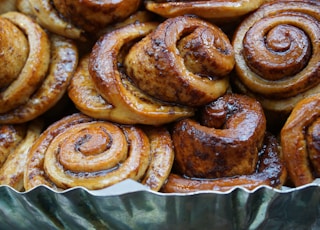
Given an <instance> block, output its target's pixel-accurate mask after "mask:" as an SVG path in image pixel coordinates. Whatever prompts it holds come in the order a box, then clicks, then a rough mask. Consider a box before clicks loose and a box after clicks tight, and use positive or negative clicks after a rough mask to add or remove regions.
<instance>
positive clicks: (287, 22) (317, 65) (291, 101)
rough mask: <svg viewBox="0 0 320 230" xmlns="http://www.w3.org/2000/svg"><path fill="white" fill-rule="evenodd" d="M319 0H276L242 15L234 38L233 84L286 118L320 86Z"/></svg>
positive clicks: (277, 114)
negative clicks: (234, 74)
mask: <svg viewBox="0 0 320 230" xmlns="http://www.w3.org/2000/svg"><path fill="white" fill-rule="evenodd" d="M319 15H320V4H319V2H318V1H313V0H309V1H306V0H295V1H293V0H291V1H290V0H285V1H283V0H282V1H281V0H280V1H273V2H270V3H268V4H264V5H262V6H261V7H260V8H259V9H258V10H257V11H255V12H254V13H252V14H251V15H250V16H249V17H247V18H246V19H245V20H243V21H242V23H241V24H240V26H239V27H238V29H237V30H236V31H235V34H234V38H233V41H232V44H233V47H234V50H235V59H236V65H235V72H236V76H235V77H234V79H233V80H232V82H233V83H234V89H237V90H238V91H239V92H241V93H244V94H248V95H250V96H252V97H255V98H257V99H258V100H259V101H260V102H261V104H262V106H263V107H264V109H265V111H266V114H267V113H270V114H274V116H276V117H278V116H280V115H283V116H284V117H285V118H286V117H287V115H288V114H289V113H290V111H291V110H292V108H293V107H294V106H295V104H296V103H297V102H298V101H300V100H301V99H303V98H304V97H306V96H308V95H311V94H314V93H316V92H319V90H320V84H319V82H320V78H319V72H320V46H319V40H320V26H319V21H320V16H319Z"/></svg>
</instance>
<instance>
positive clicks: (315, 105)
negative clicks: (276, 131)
mask: <svg viewBox="0 0 320 230" xmlns="http://www.w3.org/2000/svg"><path fill="white" fill-rule="evenodd" d="M319 108H320V94H315V95H311V96H309V97H307V98H305V99H302V100H301V101H299V102H298V103H297V104H296V106H295V107H294V109H293V110H292V112H291V114H290V115H289V117H288V119H287V121H286V123H285V125H284V126H283V128H282V129H281V147H282V152H283V157H284V160H285V163H286V167H287V170H288V175H289V178H290V180H291V181H292V182H293V184H294V185H295V186H301V185H304V184H308V183H311V182H312V181H313V180H314V179H315V178H316V177H320V162H319V159H320V158H319V155H320V148H319V143H320V142H319V136H320V135H319V134H320V109H319Z"/></svg>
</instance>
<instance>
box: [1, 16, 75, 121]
mask: <svg viewBox="0 0 320 230" xmlns="http://www.w3.org/2000/svg"><path fill="white" fill-rule="evenodd" d="M0 23H1V28H5V30H1V32H0V37H1V39H0V40H1V49H2V51H3V53H4V55H1V57H0V58H1V61H0V69H1V70H0V87H1V92H0V124H16V123H23V122H27V121H30V120H32V119H34V118H36V117H38V116H40V115H42V114H43V113H45V112H46V111H47V110H49V109H50V108H51V107H52V106H54V105H55V104H56V103H57V102H58V101H59V99H60V98H61V97H62V96H63V94H64V93H65V92H66V89H67V86H68V84H69V82H70V79H71V77H72V74H73V72H74V70H75V68H76V66H77V63H78V51H77V47H76V45H75V44H74V43H73V42H72V41H71V40H68V39H66V38H63V37H61V36H58V35H53V34H52V35H49V34H47V33H46V32H45V31H44V30H43V29H42V28H41V27H40V26H39V25H38V24H37V23H35V22H34V21H33V20H32V19H31V18H29V17H28V16H25V15H23V14H21V13H18V12H9V13H6V14H3V15H1V16H0ZM13 38H14V39H13ZM35 70H36V71H35Z"/></svg>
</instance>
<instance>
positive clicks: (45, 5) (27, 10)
mask: <svg viewBox="0 0 320 230" xmlns="http://www.w3.org/2000/svg"><path fill="white" fill-rule="evenodd" d="M17 9H18V11H19V12H21V13H23V14H25V15H28V16H30V17H32V18H34V19H35V20H36V22H37V23H39V24H40V25H41V26H42V27H43V28H46V29H47V30H48V31H50V32H52V33H55V34H58V35H61V36H64V37H67V38H71V39H77V40H86V33H85V30H83V29H82V28H79V27H78V26H76V25H75V24H73V23H72V22H70V21H67V20H66V19H64V18H63V17H61V14H60V13H59V12H58V11H57V9H56V8H55V6H54V5H52V1H50V0H32V1H31V0H17Z"/></svg>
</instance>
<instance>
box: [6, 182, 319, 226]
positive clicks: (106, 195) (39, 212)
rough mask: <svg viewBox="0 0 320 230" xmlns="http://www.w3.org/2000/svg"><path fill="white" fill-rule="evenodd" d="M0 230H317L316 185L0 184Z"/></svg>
mask: <svg viewBox="0 0 320 230" xmlns="http://www.w3.org/2000/svg"><path fill="white" fill-rule="evenodd" d="M0 197H1V199H0V212H1V215H0V229H10V230H11V229H77V230H80V229H86V230H88V229H117V230H118V229H125V230H128V229H152V230H155V229H184V230H185V229H268V230H269V229H273V230H274V229H299V230H300V229H320V183H319V181H317V180H316V181H314V183H312V184H309V185H306V186H301V187H299V188H284V189H282V190H279V189H273V188H270V187H266V186H261V187H258V188H256V189H255V190H253V191H248V190H245V189H243V188H240V187H235V188H234V189H232V190H231V191H228V192H213V191H200V192H193V193H188V194H174V193H172V194H164V193H160V192H153V191H150V190H148V189H146V188H145V187H144V186H143V185H141V184H139V183H137V182H135V181H133V180H125V181H123V182H121V183H118V184H116V185H114V186H111V187H109V188H106V189H103V190H97V191H89V190H86V189H84V188H80V187H76V188H72V189H68V190H65V191H62V192H56V191H54V190H52V189H50V188H48V187H45V186H39V187H36V188H34V189H32V190H30V191H28V192H17V191H15V190H13V189H12V188H10V187H8V186H0Z"/></svg>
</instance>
